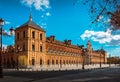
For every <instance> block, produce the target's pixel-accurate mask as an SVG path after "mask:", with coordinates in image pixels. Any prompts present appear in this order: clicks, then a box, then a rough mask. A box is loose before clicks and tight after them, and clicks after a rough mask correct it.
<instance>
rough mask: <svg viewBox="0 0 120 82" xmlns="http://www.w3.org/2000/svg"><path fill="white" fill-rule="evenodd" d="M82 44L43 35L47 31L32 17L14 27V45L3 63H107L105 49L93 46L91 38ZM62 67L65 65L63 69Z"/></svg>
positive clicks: (36, 65)
mask: <svg viewBox="0 0 120 82" xmlns="http://www.w3.org/2000/svg"><path fill="white" fill-rule="evenodd" d="M86 46H87V48H84V46H78V45H73V44H72V41H71V40H64V41H58V40H56V39H55V36H54V35H52V36H50V37H46V31H45V30H44V29H42V28H41V27H40V26H38V25H37V24H36V23H35V22H33V20H32V15H30V17H29V20H28V22H26V23H24V24H23V25H21V26H19V27H18V28H16V29H15V46H8V47H7V49H6V50H4V51H3V54H2V62H3V66H5V67H9V66H8V65H11V66H13V67H14V66H16V65H19V67H21V68H22V67H24V68H38V69H41V68H42V69H46V68H47V69H48V68H49V69H50V68H54V69H59V68H69V69H71V68H75V67H79V66H80V65H82V64H83V62H84V64H97V63H100V62H101V63H106V62H107V61H106V59H107V58H106V54H107V53H106V52H105V51H104V50H103V49H102V50H96V51H95V50H93V48H92V44H91V43H90V41H88V42H87V44H86ZM63 70H64V69H63Z"/></svg>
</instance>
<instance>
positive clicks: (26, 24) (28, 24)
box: [18, 13, 45, 32]
mask: <svg viewBox="0 0 120 82" xmlns="http://www.w3.org/2000/svg"><path fill="white" fill-rule="evenodd" d="M24 26H30V27H32V28H35V29H38V30H41V31H43V32H45V30H44V29H43V28H41V27H40V26H39V25H37V24H36V23H35V22H33V21H32V14H31V13H30V17H29V21H28V22H26V23H24V24H23V25H21V26H20V27H24ZM20 27H18V28H20Z"/></svg>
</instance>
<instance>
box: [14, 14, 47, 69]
mask: <svg viewBox="0 0 120 82" xmlns="http://www.w3.org/2000/svg"><path fill="white" fill-rule="evenodd" d="M45 41H46V35H45V31H44V30H43V29H42V28H41V27H40V26H38V25H37V24H36V23H35V22H33V20H32V13H30V16H29V20H28V22H26V23H24V24H23V25H21V26H20V27H18V28H17V29H16V30H15V50H16V51H18V52H17V53H16V54H17V55H18V60H19V61H18V62H19V65H22V66H26V67H39V66H40V65H42V64H43V63H44V61H45V52H46V50H45V49H46V48H45ZM19 49H21V51H19Z"/></svg>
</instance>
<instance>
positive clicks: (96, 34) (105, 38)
mask: <svg viewBox="0 0 120 82" xmlns="http://www.w3.org/2000/svg"><path fill="white" fill-rule="evenodd" d="M80 37H81V38H82V40H85V39H86V38H91V39H92V40H93V41H95V42H99V43H100V44H105V43H107V44H108V45H120V35H113V34H111V30H110V29H107V31H106V32H104V31H89V30H86V31H85V32H84V33H83V34H82V35H81V36H80Z"/></svg>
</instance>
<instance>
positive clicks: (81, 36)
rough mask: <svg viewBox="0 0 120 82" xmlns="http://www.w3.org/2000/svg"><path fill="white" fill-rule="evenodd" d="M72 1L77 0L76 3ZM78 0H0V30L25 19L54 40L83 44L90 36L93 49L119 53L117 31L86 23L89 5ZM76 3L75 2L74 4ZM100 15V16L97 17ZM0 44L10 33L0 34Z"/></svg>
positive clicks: (10, 42)
mask: <svg viewBox="0 0 120 82" xmlns="http://www.w3.org/2000/svg"><path fill="white" fill-rule="evenodd" d="M75 1H79V3H76V2H75ZM81 1H82V0H0V10H1V12H0V17H1V18H3V19H4V20H5V25H4V30H5V31H6V32H8V33H9V28H10V27H14V28H17V27H19V26H20V25H21V24H23V23H25V22H26V21H28V20H29V15H30V10H31V11H32V16H33V21H34V22H36V23H37V24H38V25H40V26H41V27H42V28H43V29H45V30H46V36H50V35H55V36H56V37H55V38H56V39H57V40H61V41H64V40H65V39H70V40H72V43H73V44H75V45H76V44H79V45H85V47H86V43H87V41H88V39H90V41H91V43H92V46H93V49H94V50H96V49H100V48H101V47H102V46H103V48H104V49H105V50H106V51H107V52H108V53H110V54H111V55H112V56H119V55H120V35H112V34H111V30H110V29H107V31H106V32H105V31H104V30H103V29H96V27H97V26H98V27H99V26H100V25H101V24H99V23H98V25H97V26H96V27H95V26H92V25H91V24H90V21H91V19H90V15H89V13H88V11H89V8H88V6H85V5H83V4H82V3H81ZM75 3H76V4H75ZM100 18H101V19H102V18H103V17H102V16H101V17H100ZM3 44H4V45H13V44H14V37H4V38H3Z"/></svg>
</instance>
